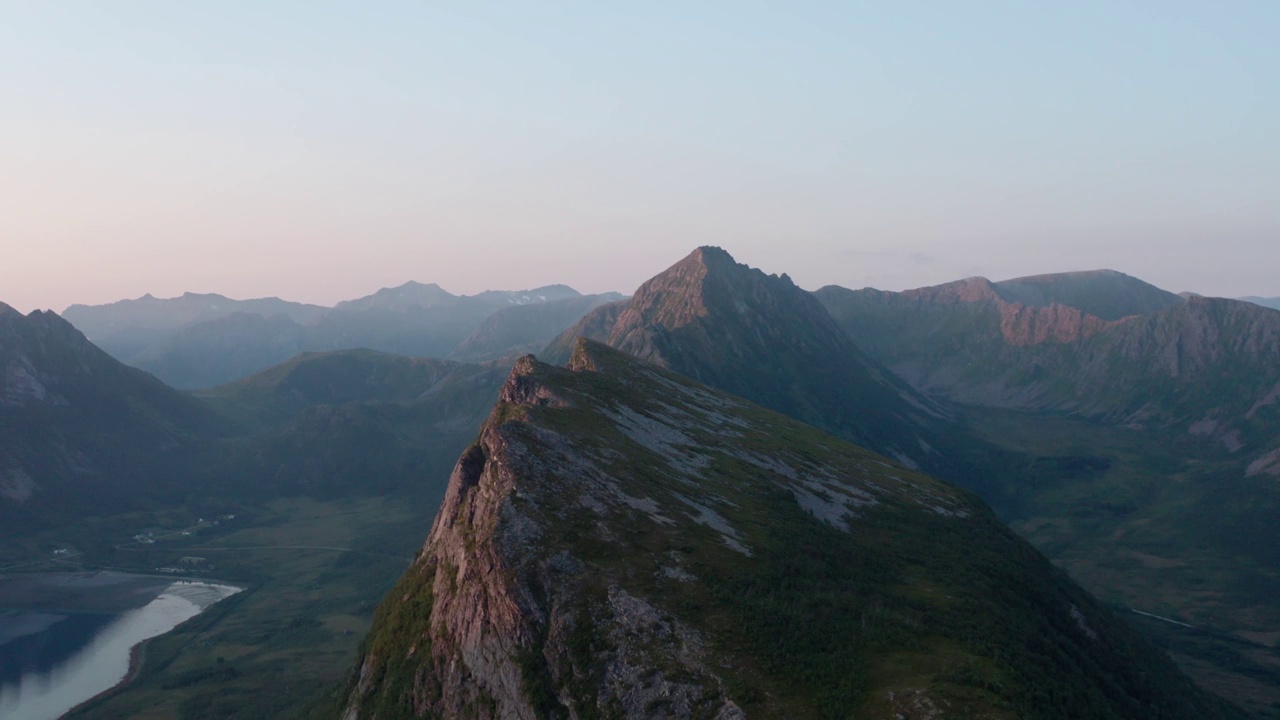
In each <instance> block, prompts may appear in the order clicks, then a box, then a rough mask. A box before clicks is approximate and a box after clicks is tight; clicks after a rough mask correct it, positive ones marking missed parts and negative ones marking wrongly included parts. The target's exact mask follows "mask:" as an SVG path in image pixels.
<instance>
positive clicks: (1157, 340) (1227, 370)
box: [816, 278, 1280, 452]
mask: <svg viewBox="0 0 1280 720" xmlns="http://www.w3.org/2000/svg"><path fill="white" fill-rule="evenodd" d="M1068 280H1069V278H1068ZM1063 282H1066V281H1063ZM816 296H817V297H818V299H819V300H820V301H821V302H822V303H823V304H824V305H825V306H826V308H827V309H828V311H829V312H830V313H831V315H832V316H833V317H835V318H836V320H837V322H838V323H839V324H840V325H841V327H843V328H844V330H845V331H846V332H847V333H848V334H849V335H850V336H851V337H853V338H855V339H856V340H857V341H858V342H859V344H860V345H861V346H862V347H863V348H864V349H866V350H867V351H868V352H869V353H870V354H871V355H872V356H873V357H875V358H877V359H878V360H880V361H881V362H883V363H885V364H886V365H888V366H889V367H890V368H891V369H892V370H893V371H894V372H896V373H898V374H899V375H901V376H902V377H904V378H906V379H907V380H908V381H910V382H911V383H912V384H913V385H914V386H915V387H916V388H918V389H920V390H923V391H925V392H930V393H935V394H941V395H944V396H946V397H948V398H950V399H952V400H955V401H958V402H963V403H968V404H974V405H983V406H995V407H1004V408H1011V409H1020V410H1034V411H1056V412H1067V413H1071V414H1073V415H1076V416H1080V417H1085V418H1089V419H1091V420H1096V421H1101V422H1107V423H1113V424H1118V425H1126V426H1141V427H1152V428H1157V429H1160V430H1163V431H1169V432H1173V433H1174V434H1179V435H1183V436H1188V437H1190V438H1197V437H1212V438H1215V439H1216V440H1217V441H1218V442H1220V443H1221V444H1222V445H1223V447H1224V448H1225V449H1227V450H1229V451H1232V452H1235V451H1238V450H1242V449H1245V448H1246V446H1248V445H1250V444H1252V445H1254V446H1255V449H1256V450H1261V449H1266V450H1270V449H1272V448H1270V447H1266V448H1263V447H1261V445H1265V444H1266V443H1269V442H1271V441H1272V440H1275V441H1277V442H1280V423H1278V421H1280V416H1276V415H1275V412H1274V410H1273V408H1275V407H1276V406H1277V401H1280V363H1277V360H1280V314H1277V313H1275V312H1274V311H1271V310H1268V309H1265V308H1261V307H1259V306H1257V305H1254V304H1252V303H1245V302H1240V301H1236V300H1225V299H1221V298H1206V297H1200V296H1190V297H1187V298H1185V299H1183V298H1177V302H1176V303H1171V304H1170V305H1169V306H1168V307H1165V308H1163V309H1159V310H1153V311H1149V312H1145V313H1138V314H1130V315H1126V316H1122V317H1119V318H1117V319H1112V320H1109V319H1107V318H1104V317H1101V316H1097V315H1092V314H1090V313H1088V312H1086V311H1085V310H1083V309H1082V308H1079V307H1074V306H1069V305H1065V304H1059V303H1055V304H1050V305H1027V304H1024V303H1021V302H1010V301H1008V300H1007V299H1006V296H1005V295H1004V294H1002V292H1001V290H1000V289H999V287H998V284H996V283H991V282H989V281H987V280H984V279H982V278H972V279H969V280H963V281H960V282H958V283H951V284H948V285H941V286H937V287H932V288H922V289H919V290H909V291H906V292H902V293H887V292H882V291H878V290H870V289H868V290H858V291H853V290H846V289H844V288H839V287H827V288H823V289H822V290H819V291H818V292H817V293H816ZM1174 297H1177V296H1174ZM1100 302H1109V303H1110V306H1111V307H1112V308H1113V309H1116V308H1121V307H1125V305H1124V303H1116V302H1111V298H1106V299H1104V300H1101V301H1100ZM1097 304H1099V301H1095V306H1096V305H1097ZM1128 309H1133V310H1136V309H1138V306H1137V305H1135V304H1130V305H1128ZM1112 314H1114V313H1112Z"/></svg>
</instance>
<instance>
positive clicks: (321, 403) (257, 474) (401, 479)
mask: <svg viewBox="0 0 1280 720" xmlns="http://www.w3.org/2000/svg"><path fill="white" fill-rule="evenodd" d="M506 376H507V366H503V365H488V366H484V365H469V364H464V363H457V362H451V361H447V360H434V359H423V358H407V357H401V356H397V355H390V354H386V353H378V352H373V351H370V350H345V351H337V352H327V353H307V354H303V355H300V356H298V357H295V358H293V359H291V360H289V361H288V362H285V363H283V364H281V365H278V366H276V367H273V368H270V369H268V370H265V371H263V372H261V373H258V374H255V375H253V376H251V377H248V378H245V379H243V380H240V381H238V382H235V383H232V384H229V385H225V386H222V387H218V388H213V389H210V390H204V391H200V392H199V393H197V394H196V397H197V398H198V399H200V400H202V401H203V402H204V403H206V404H207V405H208V406H209V407H210V408H211V409H213V410H214V411H216V412H217V413H218V414H219V415H221V416H223V417H225V418H226V419H227V420H228V421H230V422H233V423H235V424H236V426H237V427H239V428H242V436H241V437H239V438H237V439H235V440H233V441H229V442H227V443H224V444H223V445H222V446H221V447H220V452H219V453H218V454H217V456H216V457H217V459H216V460H214V461H211V465H213V467H214V468H215V470H214V472H213V474H214V475H216V476H219V477H224V478H236V480H235V483H236V485H237V486H238V487H241V488H249V490H246V492H251V493H252V494H257V495H260V494H261V493H262V491H263V490H264V489H265V490H266V492H268V493H274V494H277V495H278V494H288V493H297V494H305V495H309V496H312V497H318V498H331V497H356V496H361V495H380V494H396V495H404V494H405V493H410V494H418V493H421V492H423V491H424V490H425V491H426V492H427V494H428V499H430V498H432V497H434V498H435V499H437V501H438V498H439V497H441V495H442V493H443V490H444V485H443V482H444V479H445V478H447V477H448V474H449V468H450V467H451V466H452V464H453V461H454V459H455V458H456V457H457V455H458V453H460V452H461V451H462V449H464V448H465V447H466V446H467V444H468V443H470V441H471V439H472V437H474V435H475V430H476V428H477V427H479V426H480V424H481V422H483V420H484V418H485V416H486V414H487V413H488V410H489V407H490V406H491V405H492V403H493V401H494V398H496V397H497V394H498V389H499V388H500V387H501V386H502V383H503V380H504V379H505V377H506Z"/></svg>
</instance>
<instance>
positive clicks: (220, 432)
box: [0, 305, 507, 538]
mask: <svg viewBox="0 0 1280 720" xmlns="http://www.w3.org/2000/svg"><path fill="white" fill-rule="evenodd" d="M215 322H216V321H215ZM506 375H507V366H504V365H501V364H489V365H475V364H465V363H459V362H454V361H448V360H433V359H411V358H407V357H401V356H397V355H390V354H386V353H378V352H374V351H369V350H349V351H338V352H330V353H311V354H305V355H301V356H298V357H295V358H294V359H292V360H290V361H288V362H286V363H284V364H282V365H279V366H276V367H273V368H271V369H269V370H267V371H264V372H262V373H259V374H257V375H253V376H251V377H249V378H245V379H243V380H241V381H239V382H237V383H234V384H231V385H226V386H222V387H218V388H213V389H210V390H204V391H201V392H200V393H198V394H196V395H190V394H187V393H182V392H179V391H176V390H174V389H172V388H169V387H167V386H165V385H164V384H163V383H162V382H160V381H159V380H157V379H156V378H155V377H154V376H152V375H149V374H147V373H145V372H143V371H141V370H138V369H135V368H131V367H127V366H125V365H124V364H122V363H120V362H119V361H117V360H115V359H114V358H112V357H110V356H109V355H107V354H106V353H105V352H103V351H102V350H100V349H98V348H97V347H95V346H94V345H93V344H92V343H90V342H89V341H88V340H87V339H86V338H85V336H84V335H83V334H82V333H80V332H79V331H78V330H76V329H75V328H74V327H72V325H71V324H70V323H68V322H67V321H65V320H63V319H62V318H60V317H58V316H57V315H55V314H53V313H48V312H38V311H37V312H33V313H31V314H30V315H27V316H24V315H22V314H21V313H18V312H17V311H15V310H13V309H11V308H9V307H8V306H6V305H0V439H2V440H3V441H2V442H0V536H4V537H9V538H13V537H17V536H21V535H26V534H30V533H33V532H36V531H39V530H42V529H47V528H49V527H54V526H58V525H62V524H66V523H69V522H74V521H75V520H76V519H79V518H84V517H88V516H100V515H107V514H112V513H119V512H128V511H138V510H144V509H148V508H155V507H159V506H163V505H166V504H168V505H172V504H180V503H183V502H186V501H187V500H189V499H190V498H191V497H192V496H193V495H198V496H200V497H203V498H205V499H206V501H215V500H217V499H221V500H222V501H224V502H231V503H238V502H245V501H248V500H250V499H254V498H257V499H262V498H270V497H275V496H278V495H284V494H299V493H301V494H308V495H311V496H314V497H333V496H352V495H362V494H363V495H369V494H381V495H387V494H390V495H396V494H400V495H404V496H406V497H415V498H418V499H419V500H422V499H425V500H426V501H428V502H438V501H439V498H440V497H441V496H442V494H443V491H444V481H445V479H446V478H447V477H448V472H449V468H450V467H451V466H452V464H453V461H454V459H455V458H456V456H457V454H458V453H460V452H461V451H462V449H463V448H465V447H466V446H467V444H468V443H470V442H471V439H472V438H473V437H474V433H475V431H476V428H477V427H479V425H480V423H481V421H482V420H483V419H484V417H485V415H486V414H487V411H488V408H489V406H490V405H491V404H492V402H493V399H494V398H495V397H496V396H497V391H498V388H499V387H500V386H501V384H502V382H503V380H504V379H505V377H506ZM433 478H434V480H433Z"/></svg>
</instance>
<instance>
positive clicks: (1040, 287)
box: [994, 270, 1182, 320]
mask: <svg viewBox="0 0 1280 720" xmlns="http://www.w3.org/2000/svg"><path fill="white" fill-rule="evenodd" d="M994 287H995V291H996V293H997V294H999V295H1000V298H1001V299H1002V300H1004V301H1005V302H1010V303H1022V304H1023V305H1026V306H1027V307H1049V306H1050V305H1065V306H1067V307H1073V308H1076V309H1078V310H1080V311H1082V312H1084V313H1085V314H1087V315H1093V316H1095V317H1099V318H1102V319H1103V320H1119V319H1120V318H1122V317H1129V316H1131V315H1147V314H1150V313H1154V312H1159V311H1161V310H1164V309H1166V308H1170V307H1173V306H1175V305H1178V304H1179V303H1181V302H1182V298H1181V297H1179V296H1178V295H1176V294H1175V293H1171V292H1169V291H1167V290H1162V289H1160V288H1158V287H1156V286H1155V285H1152V284H1151V283H1148V282H1144V281H1142V280H1139V279H1138V278H1135V277H1132V276H1130V275H1126V274H1124V273H1122V272H1118V271H1116V270H1085V271H1078V272H1065V273H1053V274H1048V275H1030V276H1027V277H1020V278H1013V279H1012V280H1003V281H1001V282H998V283H994Z"/></svg>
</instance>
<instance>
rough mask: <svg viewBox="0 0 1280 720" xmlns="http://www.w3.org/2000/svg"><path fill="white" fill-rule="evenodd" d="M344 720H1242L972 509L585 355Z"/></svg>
mask: <svg viewBox="0 0 1280 720" xmlns="http://www.w3.org/2000/svg"><path fill="white" fill-rule="evenodd" d="M345 706H346V712H345V713H343V717H344V718H347V719H348V720H355V719H357V718H373V717H377V718H381V719H383V720H391V719H393V718H407V717H426V718H443V717H450V718H452V717H474V718H496V717H519V718H533V717H549V718H555V717H579V718H582V717H627V718H649V717H668V718H692V717H707V718H711V717H715V718H724V719H727V718H743V717H778V718H828V717H831V718H834V717H841V718H844V717H856V718H894V717H898V718H900V717H917V716H918V717H974V718H979V717H981V718H1014V717H1017V718H1072V719H1073V720H1080V719H1084V718H1136V717H1142V718H1175V717H1178V718H1180V717H1186V718H1208V717H1222V716H1225V714H1228V711H1226V710H1224V708H1222V707H1221V706H1220V705H1218V704H1217V703H1216V702H1215V701H1213V700H1211V699H1209V698H1207V697H1206V696H1204V695H1202V694H1200V693H1199V692H1198V691H1196V690H1194V689H1193V687H1192V686H1191V684H1190V683H1189V682H1188V681H1187V680H1186V679H1185V678H1183V677H1182V676H1180V675H1179V674H1178V673H1177V672H1176V670H1175V669H1174V668H1173V667H1172V665H1171V664H1170V663H1169V662H1168V660H1167V659H1165V658H1164V657H1162V656H1161V655H1160V654H1159V653H1158V652H1156V651H1155V650H1154V649H1153V648H1151V647H1150V646H1148V645H1146V644H1145V643H1144V642H1143V641H1141V640H1140V639H1139V638H1137V637H1136V635H1135V634H1134V632H1133V631H1131V630H1129V629H1128V628H1127V627H1126V626H1125V625H1124V624H1122V623H1119V622H1117V621H1116V620H1115V619H1114V618H1112V617H1111V615H1110V614H1109V613H1107V612H1106V611H1105V610H1103V609H1102V608H1100V607H1099V606H1098V605H1097V604H1096V602H1094V601H1093V600H1092V599H1091V598H1090V597H1089V596H1088V595H1087V594H1085V593H1084V592H1082V591H1081V590H1079V589H1078V588H1077V587H1076V586H1074V585H1073V584H1072V583H1071V582H1070V581H1068V580H1067V579H1066V578H1065V577H1064V576H1063V575H1062V574H1061V573H1060V572H1058V571H1056V570H1055V569H1054V568H1053V567H1052V566H1050V565H1049V564H1048V563H1047V562H1046V561H1045V560H1044V559H1043V558H1042V557H1041V556H1039V555H1038V554H1037V553H1035V552H1034V551H1033V550H1031V548H1030V547H1029V546H1027V545H1026V544H1025V543H1023V542H1022V541H1021V540H1018V539H1017V538H1016V537H1014V536H1013V535H1012V533H1010V532H1009V531H1007V530H1006V529H1005V528H1004V527H1003V526H1002V525H1001V524H1000V523H999V522H998V521H996V520H995V519H994V517H993V516H992V514H991V513H990V511H989V510H987V509H986V508H985V506H983V505H982V504H981V503H980V502H979V501H977V500H976V499H974V498H973V497H972V496H970V495H968V494H966V493H963V492H961V491H958V490H956V489H954V488H952V487H950V486H947V485H945V484H941V483H938V482H937V481H934V480H932V479H930V478H928V477H927V476H924V475H920V474H917V473H915V472H913V471H911V470H908V469H906V468H904V467H902V466H900V465H897V464H895V463H893V462H891V461H889V460H887V459H886V458H884V457H881V456H877V455H875V454H872V453H870V452H867V451H865V450H863V449H861V448H858V447H855V446H852V445H849V444H847V443H845V442H843V441H841V440H838V439H836V438H834V437H831V436H829V435H825V434H823V433H822V432H820V431H817V430H815V429H814V428H811V427H809V426H806V425H802V424H800V423H798V422H796V421H794V420H791V419H789V418H786V417H784V416H781V415H778V414H775V413H772V412H769V411H767V410H764V409H762V408H759V407H757V406H753V405H751V404H749V403H747V402H744V401H742V400H739V399H737V398H734V397H732V396H729V395H726V394H723V393H719V392H716V391H713V390H710V389H709V388H706V387H705V386H701V385H699V384H697V383H695V382H693V381H691V380H689V379H687V378H685V377H683V376H680V375H676V374H674V373H670V372H667V371H664V370H661V369H659V368H657V367H655V366H654V365H652V364H648V363H641V362H637V361H636V360H634V359H632V358H630V357H628V356H626V355H623V354H622V353H619V352H616V351H613V350H610V349H608V348H605V347H603V346H601V345H598V344H594V343H589V342H586V341H584V342H583V343H582V344H581V345H580V347H579V350H578V352H577V353H576V354H575V356H574V357H573V358H572V360H571V362H570V369H567V370H566V369H560V368H556V367H553V366H549V365H545V364H542V363H538V362H536V361H534V360H533V359H532V358H525V359H522V360H521V361H520V362H519V363H517V365H516V368H515V370H514V371H513V373H512V375H511V377H510V379H509V380H508V382H507V384H506V386H505V387H504V388H503V391H502V395H501V401H500V402H499V404H498V405H497V406H496V407H495V408H494V410H493V413H492V415H491V416H490V419H489V421H488V422H487V423H486V425H485V427H484V429H483V430H482V431H481V434H480V437H479V439H478V440H477V442H476V443H475V444H474V445H473V446H472V447H471V448H470V449H469V450H468V451H467V452H466V453H465V454H464V455H463V456H462V459H461V460H460V461H459V462H458V465H457V467H456V468H455V471H454V475H453V478H452V480H451V483H450V488H449V492H448V495H447V497H446V500H445V504H444V505H443V506H442V508H441V510H440V513H439V514H438V515H437V518H436V522H435V524H434V526H433V528H432V532H431V536H430V538H429V539H428V541H427V543H426V546H425V547H424V549H423V552H422V553H421V555H420V557H419V558H418V560H417V562H416V563H415V564H414V566H413V567H412V568H411V569H410V571H409V572H408V573H407V574H406V575H405V576H404V578H403V579H402V580H401V582H400V584H399V586H398V587H397V588H396V589H394V590H393V591H392V592H391V593H390V594H389V595H388V596H387V598H386V600H384V602H383V605H382V607H381V608H380V609H379V611H378V615H377V618H376V619H375V624H374V628H373V630H372V632H371V634H370V636H369V638H368V640H367V643H366V648H365V653H364V658H363V661H362V663H361V665H360V670H359V672H358V673H357V675H356V676H354V677H353V679H352V681H351V684H350V685H349V687H348V696H347V699H346V703H345Z"/></svg>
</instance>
